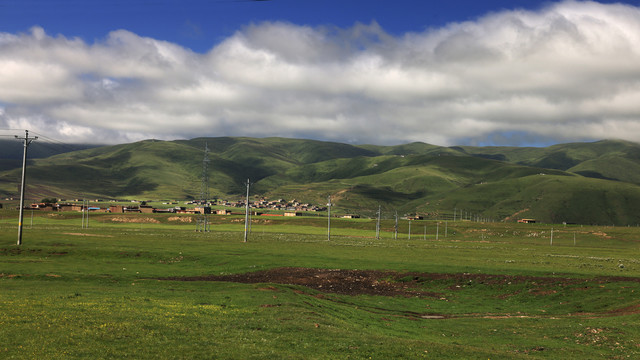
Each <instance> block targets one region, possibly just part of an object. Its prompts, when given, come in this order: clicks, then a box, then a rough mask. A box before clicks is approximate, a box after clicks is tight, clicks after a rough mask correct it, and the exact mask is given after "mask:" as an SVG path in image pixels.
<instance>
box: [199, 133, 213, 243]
mask: <svg viewBox="0 0 640 360" xmlns="http://www.w3.org/2000/svg"><path fill="white" fill-rule="evenodd" d="M198 203H200V205H201V206H202V213H201V214H200V216H199V217H198V221H197V225H196V231H201V232H209V213H211V208H210V207H208V205H209V204H208V203H209V146H207V143H204V158H203V159H202V184H201V185H200V198H199V199H198Z"/></svg>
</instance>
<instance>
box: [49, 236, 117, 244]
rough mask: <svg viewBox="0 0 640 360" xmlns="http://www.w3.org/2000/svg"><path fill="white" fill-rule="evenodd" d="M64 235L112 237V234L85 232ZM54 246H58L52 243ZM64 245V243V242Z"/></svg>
mask: <svg viewBox="0 0 640 360" xmlns="http://www.w3.org/2000/svg"><path fill="white" fill-rule="evenodd" d="M63 234H64V235H73V236H95V237H113V235H100V234H87V233H63ZM54 246H58V245H56V244H54ZM65 246H66V244H65Z"/></svg>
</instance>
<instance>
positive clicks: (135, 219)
mask: <svg viewBox="0 0 640 360" xmlns="http://www.w3.org/2000/svg"><path fill="white" fill-rule="evenodd" d="M111 221H112V222H123V223H141V224H159V223H160V221H158V220H156V219H154V218H150V217H144V218H142V217H113V218H111Z"/></svg>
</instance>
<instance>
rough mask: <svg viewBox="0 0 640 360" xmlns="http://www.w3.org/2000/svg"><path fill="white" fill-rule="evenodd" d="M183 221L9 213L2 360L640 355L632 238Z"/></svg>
mask: <svg viewBox="0 0 640 360" xmlns="http://www.w3.org/2000/svg"><path fill="white" fill-rule="evenodd" d="M123 219H124V220H126V221H123ZM184 219H195V218H194V217H193V215H179V214H126V215H120V216H114V215H112V214H102V215H97V214H96V215H92V218H91V221H90V224H89V227H88V228H82V225H81V224H82V221H81V215H80V214H79V213H45V212H42V213H36V214H35V216H34V219H33V221H32V222H31V221H25V232H24V238H23V245H22V246H16V245H15V237H16V235H17V234H16V233H17V231H16V230H17V229H16V225H17V223H16V221H17V212H16V211H14V210H8V209H4V210H0V327H2V329H3V331H2V332H0V357H2V358H8V359H11V358H16V359H27V358H38V359H54V358H55V359H58V358H126V357H129V358H154V359H156V358H161V359H162V358H167V359H169V358H172V359H173V358H225V359H227V358H228V359H250V358H254V359H262V358H290V359H344V358H354V359H369V358H373V359H380V358H385V359H391V358H393V359H395V358H410V359H415V358H437V359H447V358H450V359H461V358H464V359H488V358H491V359H498V358H507V359H520V358H550V359H558V358H562V359H588V358H613V359H627V358H637V357H639V356H640V342H638V339H640V326H639V325H638V324H640V321H639V320H640V302H638V300H637V294H638V293H636V291H640V261H639V260H638V255H640V254H639V250H638V245H639V242H640V236H639V235H640V230H638V228H636V227H626V226H625V227H613V226H581V225H544V224H515V223H481V222H471V221H455V222H454V221H447V222H444V221H440V222H436V221H431V220H429V221H412V222H411V232H409V222H408V221H401V222H400V224H399V225H400V228H399V234H398V236H397V238H396V237H395V235H394V233H393V229H394V222H393V221H392V220H390V219H385V220H383V222H382V224H381V236H380V238H379V239H378V238H376V231H375V221H374V220H369V219H350V220H347V219H334V220H333V221H332V227H331V239H330V240H328V239H327V221H326V218H314V217H301V218H289V219H287V218H284V217H281V218H277V217H273V218H268V219H267V218H253V219H252V224H251V234H250V235H249V238H248V242H246V243H244V242H243V230H244V220H243V218H242V217H240V216H211V221H212V231H211V232H207V233H202V232H195V231H194V230H195V228H196V225H195V221H186V220H184Z"/></svg>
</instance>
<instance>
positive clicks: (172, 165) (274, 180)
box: [0, 137, 640, 225]
mask: <svg viewBox="0 0 640 360" xmlns="http://www.w3.org/2000/svg"><path fill="white" fill-rule="evenodd" d="M205 144H206V146H207V147H208V148H209V151H210V152H209V155H208V156H209V159H210V162H209V178H210V182H209V186H210V192H211V194H212V195H213V196H217V197H238V198H239V197H241V196H242V194H243V193H244V190H245V187H244V183H245V182H246V179H251V182H252V183H253V185H252V193H253V194H259V195H264V196H266V197H269V198H275V197H282V198H287V199H292V198H296V199H298V200H300V201H304V202H312V203H316V204H320V203H324V202H326V199H327V196H329V195H331V196H332V202H333V203H334V205H335V206H336V210H338V211H342V212H353V213H359V214H362V215H373V214H374V213H375V211H377V208H378V206H381V207H382V209H383V211H384V213H385V214H386V216H390V215H389V214H391V213H393V212H395V211H398V212H399V213H400V214H412V213H418V214H423V215H427V216H431V217H434V218H436V217H437V218H440V219H445V218H451V217H453V216H454V215H453V214H454V212H455V214H456V215H455V216H457V217H458V218H460V216H463V217H466V218H473V217H474V216H475V217H476V218H483V219H489V218H491V219H494V220H515V219H517V218H522V217H531V218H536V219H538V220H539V221H543V222H555V223H561V222H569V223H584V224H620V225H631V224H632V225H636V224H638V223H640V145H639V144H635V143H631V142H625V141H612V140H605V141H599V142H594V143H571V144H559V145H554V146H549V147H545V148H528V147H522V148H516V147H470V146H459V147H440V146H435V145H429V144H424V143H411V144H403V145H397V146H376V145H349V144H341V143H333V142H323V141H314V140H301V139H285V138H243V137H220V138H196V139H192V140H176V141H158V140H146V141H140V142H136V143H132V144H122V145H113V146H101V147H96V148H84V149H81V150H73V151H67V152H61V153H56V154H52V155H51V156H46V157H44V156H43V157H35V158H31V159H30V165H29V169H28V188H27V190H28V191H27V193H28V196H29V197H31V198H32V199H39V198H41V197H50V196H56V197H61V198H75V197H81V196H87V197H95V198H127V199H133V198H137V199H189V198H197V197H198V195H199V191H200V182H201V180H200V179H201V173H202V163H203V155H204V148H205ZM0 149H1V150H2V154H3V155H2V158H3V159H0V160H6V162H5V163H4V168H3V169H2V170H3V171H0V196H2V197H8V196H16V195H17V193H18V188H17V184H18V182H19V177H20V168H19V165H20V164H13V165H11V162H10V161H14V162H15V160H16V159H15V156H8V154H13V155H15V154H14V153H15V151H13V152H10V151H6V152H5V151H4V148H3V143H0ZM5 154H7V155H6V156H5Z"/></svg>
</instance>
